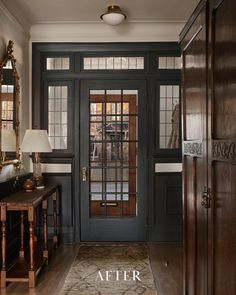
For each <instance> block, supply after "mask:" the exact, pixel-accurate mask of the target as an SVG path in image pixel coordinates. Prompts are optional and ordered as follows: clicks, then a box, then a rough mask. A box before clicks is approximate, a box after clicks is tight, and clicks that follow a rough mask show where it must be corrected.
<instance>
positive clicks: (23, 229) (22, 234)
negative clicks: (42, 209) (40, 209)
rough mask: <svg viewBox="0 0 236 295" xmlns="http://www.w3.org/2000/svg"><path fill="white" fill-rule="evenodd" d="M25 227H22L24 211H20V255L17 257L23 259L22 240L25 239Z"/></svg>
mask: <svg viewBox="0 0 236 295" xmlns="http://www.w3.org/2000/svg"><path fill="white" fill-rule="evenodd" d="M24 231H25V227H24V211H23V210H22V211H21V213H20V253H19V256H20V257H21V258H24V257H25V250H24V238H25V232H24Z"/></svg>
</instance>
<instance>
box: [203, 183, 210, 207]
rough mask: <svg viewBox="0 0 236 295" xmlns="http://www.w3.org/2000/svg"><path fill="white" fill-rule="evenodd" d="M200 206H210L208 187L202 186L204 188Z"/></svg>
mask: <svg viewBox="0 0 236 295" xmlns="http://www.w3.org/2000/svg"><path fill="white" fill-rule="evenodd" d="M201 205H202V207H204V208H206V209H208V208H210V207H211V190H210V188H207V187H204V190H203V192H202V201H201Z"/></svg>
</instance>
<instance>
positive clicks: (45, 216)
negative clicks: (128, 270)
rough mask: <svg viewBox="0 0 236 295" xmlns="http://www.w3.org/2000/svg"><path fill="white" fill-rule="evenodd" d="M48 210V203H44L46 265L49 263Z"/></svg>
mask: <svg viewBox="0 0 236 295" xmlns="http://www.w3.org/2000/svg"><path fill="white" fill-rule="evenodd" d="M47 209H48V201H47V200H44V201H43V242H44V247H43V257H44V258H46V264H47V263H48V227H47Z"/></svg>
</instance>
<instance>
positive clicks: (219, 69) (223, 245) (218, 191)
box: [208, 0, 236, 295]
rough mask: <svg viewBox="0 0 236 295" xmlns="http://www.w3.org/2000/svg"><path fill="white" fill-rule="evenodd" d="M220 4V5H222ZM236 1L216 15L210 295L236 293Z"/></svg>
mask: <svg viewBox="0 0 236 295" xmlns="http://www.w3.org/2000/svg"><path fill="white" fill-rule="evenodd" d="M217 2H218V3H217ZM235 11H236V1H235V0H223V1H215V6H214V9H213V11H212V40H213V41H212V43H213V44H212V45H213V46H212V64H213V88H212V107H211V108H209V110H210V114H209V115H211V116H212V120H211V123H212V126H211V128H210V132H209V135H210V136H212V138H211V144H210V145H209V154H210V155H211V157H210V160H209V168H210V169H209V172H210V175H209V176H210V177H209V180H210V181H211V190H212V209H211V211H210V212H209V213H211V214H210V218H209V223H210V231H209V232H210V234H211V243H209V245H210V249H209V254H210V255H209V258H210V262H209V278H210V284H209V292H208V294H210V295H213V294H214V295H221V294H227V295H233V294H236V281H235V277H236V263H235V261H236V122H235V119H236V18H235Z"/></svg>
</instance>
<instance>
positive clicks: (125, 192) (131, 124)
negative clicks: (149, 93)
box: [79, 80, 147, 241]
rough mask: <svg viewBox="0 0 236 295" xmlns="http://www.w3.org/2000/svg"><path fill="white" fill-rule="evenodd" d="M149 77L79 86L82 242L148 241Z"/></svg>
mask: <svg viewBox="0 0 236 295" xmlns="http://www.w3.org/2000/svg"><path fill="white" fill-rule="evenodd" d="M145 94H146V86H145V81H134V80H115V81H113V80H84V81H82V82H81V87H80V128H79V129H80V172H81V175H80V176H81V179H80V197H81V240H82V241H145V240H146V232H147V225H146V203H147V202H146V200H147V195H146V178H147V168H146V155H147V151H146V128H147V120H146V105H147V104H146V97H145Z"/></svg>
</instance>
